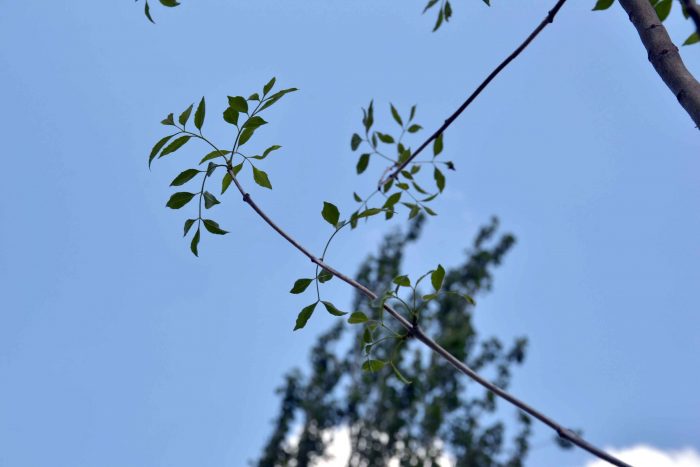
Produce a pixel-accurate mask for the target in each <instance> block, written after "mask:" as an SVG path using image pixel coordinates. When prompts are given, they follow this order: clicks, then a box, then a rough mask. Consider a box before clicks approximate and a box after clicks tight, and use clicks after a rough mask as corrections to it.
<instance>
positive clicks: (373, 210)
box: [357, 208, 382, 219]
mask: <svg viewBox="0 0 700 467" xmlns="http://www.w3.org/2000/svg"><path fill="white" fill-rule="evenodd" d="M380 212H382V210H381V209H379V208H369V209H365V210H364V211H362V212H361V213H359V214H358V215H357V218H358V219H362V218H363V217H370V216H376V215H377V214H379V213H380Z"/></svg>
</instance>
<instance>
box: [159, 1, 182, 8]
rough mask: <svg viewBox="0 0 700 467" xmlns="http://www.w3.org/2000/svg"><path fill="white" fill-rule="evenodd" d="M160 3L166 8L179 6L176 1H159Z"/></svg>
mask: <svg viewBox="0 0 700 467" xmlns="http://www.w3.org/2000/svg"><path fill="white" fill-rule="evenodd" d="M160 3H161V4H163V5H165V6H168V7H174V6H178V5H179V4H180V3H179V2H178V1H177V0H160Z"/></svg>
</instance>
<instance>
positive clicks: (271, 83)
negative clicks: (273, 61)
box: [263, 77, 276, 95]
mask: <svg viewBox="0 0 700 467" xmlns="http://www.w3.org/2000/svg"><path fill="white" fill-rule="evenodd" d="M275 81H276V79H275V78H274V77H273V78H272V79H271V80H270V81H268V83H267V84H266V85H265V86H263V94H265V95H266V94H267V93H268V92H270V91H272V87H273V86H274V85H275Z"/></svg>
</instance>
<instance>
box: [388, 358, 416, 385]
mask: <svg viewBox="0 0 700 467" xmlns="http://www.w3.org/2000/svg"><path fill="white" fill-rule="evenodd" d="M389 364H390V365H391V369H392V370H394V374H395V375H396V377H397V378H399V380H400V381H401V382H402V383H403V384H411V381H409V380H408V379H406V377H405V376H404V375H402V374H401V372H400V371H399V369H398V368H397V367H396V365H394V362H389Z"/></svg>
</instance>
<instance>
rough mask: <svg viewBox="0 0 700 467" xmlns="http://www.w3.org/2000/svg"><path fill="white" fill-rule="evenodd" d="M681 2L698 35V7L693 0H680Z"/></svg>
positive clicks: (699, 27)
mask: <svg viewBox="0 0 700 467" xmlns="http://www.w3.org/2000/svg"><path fill="white" fill-rule="evenodd" d="M681 3H682V4H683V7H684V8H685V11H686V12H687V13H688V16H690V18H691V19H692V20H693V23H695V31H697V33H698V36H700V7H699V6H698V4H697V3H695V0H681Z"/></svg>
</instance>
